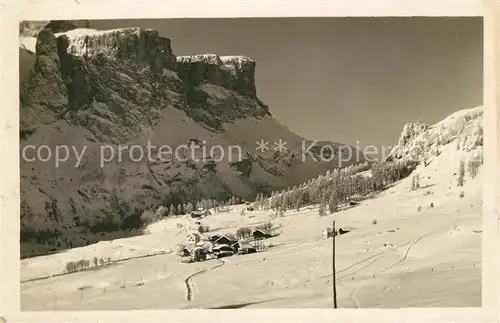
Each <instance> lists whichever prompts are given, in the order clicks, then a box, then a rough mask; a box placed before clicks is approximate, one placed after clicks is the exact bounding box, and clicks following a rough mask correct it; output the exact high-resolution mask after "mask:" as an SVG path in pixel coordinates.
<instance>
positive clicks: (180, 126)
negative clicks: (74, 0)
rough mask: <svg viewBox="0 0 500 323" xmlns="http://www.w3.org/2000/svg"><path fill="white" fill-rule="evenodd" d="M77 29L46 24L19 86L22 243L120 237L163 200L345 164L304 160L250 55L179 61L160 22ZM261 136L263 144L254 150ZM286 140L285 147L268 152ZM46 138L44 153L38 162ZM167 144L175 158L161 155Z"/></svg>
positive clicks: (282, 182)
mask: <svg viewBox="0 0 500 323" xmlns="http://www.w3.org/2000/svg"><path fill="white" fill-rule="evenodd" d="M81 26H84V27H86V26H87V25H85V23H84V22H83V23H82V24H78V23H74V22H73V23H70V22H51V23H49V24H47V28H43V29H42V30H41V31H39V32H38V33H37V41H36V48H35V52H36V53H34V55H35V56H34V57H35V59H34V63H33V64H34V65H33V68H32V69H30V70H29V75H28V76H26V78H24V79H23V81H22V84H21V93H20V100H21V106H20V109H21V110H20V138H21V150H22V153H23V154H24V158H22V161H21V200H22V205H21V240H22V242H23V243H24V244H23V245H30V246H32V245H33V244H35V245H37V246H47V245H50V246H51V248H67V247H74V246H78V245H82V244H87V243H91V242H93V241H96V240H102V239H106V238H110V237H115V236H116V235H117V234H118V236H119V235H120V234H122V232H124V231H128V230H131V229H137V228H139V227H140V225H141V221H142V220H141V214H142V212H143V211H144V210H150V209H156V207H157V206H158V205H160V204H161V205H165V206H167V207H169V208H170V207H172V208H175V209H176V210H177V212H182V211H183V210H182V209H183V205H184V204H185V203H187V202H190V201H195V200H200V199H203V198H204V199H216V200H227V199H228V198H229V197H230V196H232V195H236V196H241V197H244V198H251V197H252V196H255V194H256V193H258V192H269V191H270V190H271V189H276V188H283V187H286V186H289V185H294V184H298V183H300V182H302V181H305V180H307V179H309V178H311V177H315V176H317V175H318V174H320V173H324V172H326V170H327V169H331V168H333V167H335V166H337V165H338V164H336V162H337V161H338V158H337V159H336V160H334V159H329V160H328V161H319V162H318V161H313V160H304V158H303V156H301V147H302V143H303V141H304V139H303V138H302V137H300V136H298V135H296V134H294V133H293V132H291V131H289V130H288V129H287V128H286V127H284V126H283V125H281V124H279V122H277V121H276V120H275V119H273V118H272V116H271V114H270V112H269V108H268V107H267V106H266V105H265V104H264V103H263V102H261V101H260V100H259V99H258V97H257V93H256V86H255V67H256V64H255V62H254V61H252V60H251V59H250V58H247V57H243V56H226V57H224V56H222V57H219V56H217V55H195V56H182V57H176V56H175V54H174V52H173V50H172V47H171V43H170V40H169V39H168V38H165V37H162V36H160V35H159V33H158V32H157V31H155V30H150V29H141V28H125V29H117V30H105V31H98V30H92V29H88V28H79V27H81ZM21 54H22V53H21ZM260 140H263V141H265V142H267V143H268V144H267V147H268V148H267V150H266V151H264V150H262V151H259V150H256V142H258V141H260ZM279 140H283V141H284V142H286V144H287V146H286V149H285V150H284V151H275V150H274V149H273V146H272V144H273V142H278V141H279ZM42 145H46V146H47V147H49V148H50V150H51V152H52V158H51V159H50V158H49V159H48V161H43V160H39V159H37V158H36V154H35V153H36V149H38V148H39V147H41V146H42ZM138 147H139V148H140V149H135V150H134V149H133V148H138ZM165 147H167V148H168V149H167V150H170V154H166V155H161V154H160V151H161V153H165V151H166V150H165V149H163V148H165ZM190 147H191V148H193V147H196V150H194V148H193V149H191V150H190V149H189V148H190ZM28 148H29V150H28ZM177 148H182V149H177ZM216 148H217V149H216ZM221 149H222V150H223V156H222V158H216V156H215V155H217V152H220V151H221ZM141 151H142V156H140V153H141ZM193 151H195V152H194V153H193ZM56 152H57V155H56ZM214 152H215V155H214ZM61 154H65V155H64V158H62V157H63V156H61ZM56 156H59V160H58V162H56V161H57V159H55V158H56ZM219 157H221V156H219ZM63 159H64V160H63ZM353 162H354V161H347V162H345V164H344V165H343V166H347V165H349V164H352V163H353ZM360 162H362V161H360ZM30 248H31V247H30ZM31 251H32V250H31V249H29V248H28V249H26V250H24V251H23V253H24V254H27V253H29V252H31Z"/></svg>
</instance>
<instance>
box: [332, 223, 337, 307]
mask: <svg viewBox="0 0 500 323" xmlns="http://www.w3.org/2000/svg"><path fill="white" fill-rule="evenodd" d="M332 230H333V233H332V234H333V237H332V247H333V248H332V249H333V250H332V271H333V277H332V280H333V308H337V288H336V286H337V282H336V276H337V275H336V274H335V220H333V226H332Z"/></svg>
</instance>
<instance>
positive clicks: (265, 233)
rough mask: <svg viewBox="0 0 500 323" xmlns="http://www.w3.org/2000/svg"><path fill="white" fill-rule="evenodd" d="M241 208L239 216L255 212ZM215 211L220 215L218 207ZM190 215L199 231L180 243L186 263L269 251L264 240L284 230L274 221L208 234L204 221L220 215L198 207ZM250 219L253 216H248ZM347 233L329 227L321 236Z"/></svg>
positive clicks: (249, 208)
mask: <svg viewBox="0 0 500 323" xmlns="http://www.w3.org/2000/svg"><path fill="white" fill-rule="evenodd" d="M240 209H241V211H240V214H241V215H242V216H245V215H246V214H247V212H253V211H254V210H256V207H255V206H254V205H252V203H250V202H245V203H244V204H243V205H242V206H240ZM214 210H215V212H217V211H218V208H214ZM189 216H190V218H191V220H192V222H194V226H197V229H196V230H193V231H192V232H190V233H189V234H188V235H187V236H186V240H185V244H180V245H179V246H178V247H179V249H178V252H177V254H178V255H179V256H181V257H183V258H185V260H183V262H186V263H191V262H197V261H203V260H207V259H211V258H212V259H213V258H217V259H219V258H223V257H229V256H233V255H245V254H251V253H256V252H261V251H265V250H266V249H267V248H269V244H265V243H264V240H266V239H269V238H272V237H275V236H278V235H279V234H280V232H281V230H282V229H283V228H282V227H281V226H280V227H275V226H274V225H273V223H272V222H266V223H264V224H260V225H256V226H255V227H253V228H251V227H242V228H239V229H238V230H237V231H236V232H235V233H233V232H222V233H216V234H210V233H207V232H205V231H206V230H207V227H205V226H203V224H202V222H203V219H204V218H206V217H212V216H214V217H216V216H217V213H214V214H212V212H211V211H210V210H206V209H203V208H199V209H198V210H197V211H193V212H191V214H190V215H189ZM249 217H250V218H251V217H252V215H251V214H249ZM346 232H348V231H347V230H343V229H342V228H340V229H339V230H338V231H336V232H333V228H331V227H328V228H325V229H324V230H323V233H322V237H323V238H325V239H328V238H331V237H333V236H334V235H337V234H343V233H346Z"/></svg>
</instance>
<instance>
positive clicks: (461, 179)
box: [457, 159, 465, 186]
mask: <svg viewBox="0 0 500 323" xmlns="http://www.w3.org/2000/svg"><path fill="white" fill-rule="evenodd" d="M464 180H465V162H464V160H463V159H462V160H461V161H460V166H459V168H458V180H457V181H458V186H464Z"/></svg>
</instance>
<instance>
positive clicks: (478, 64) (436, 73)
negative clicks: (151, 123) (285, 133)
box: [91, 17, 483, 147]
mask: <svg viewBox="0 0 500 323" xmlns="http://www.w3.org/2000/svg"><path fill="white" fill-rule="evenodd" d="M482 25H483V24H482V18H480V17H460V18H457V17H450V18H439V17H438V18H426V17H402V18H385V17H377V18H347V17H345V18H245V19H244V18H237V19H163V20H107V21H105V20H100V21H93V22H92V23H91V26H92V27H93V28H96V29H108V28H120V27H132V26H137V27H145V28H154V29H157V30H159V31H160V34H161V35H162V36H164V37H168V38H170V39H171V40H172V48H173V51H174V53H175V54H176V55H189V54H198V53H215V54H219V55H246V56H249V57H251V58H253V59H254V60H255V61H256V62H257V67H256V82H257V94H258V96H259V97H260V98H261V99H262V100H263V101H264V102H265V103H266V104H267V105H269V107H270V110H271V113H272V114H273V115H274V116H275V117H276V118H277V119H278V120H279V121H280V122H281V123H283V124H285V125H287V126H288V127H289V128H290V129H291V130H293V131H295V132H296V133H298V134H300V135H302V136H304V137H306V138H307V139H317V140H331V141H336V142H340V143H345V144H351V145H356V142H357V141H358V142H359V145H360V146H361V147H363V146H366V145H370V144H374V145H377V146H380V145H393V144H395V143H396V142H397V139H398V137H399V134H400V132H401V130H402V127H403V124H404V123H406V122H408V121H412V120H419V121H423V122H427V123H434V122H437V121H439V120H440V119H442V118H444V117H445V116H447V115H449V114H450V113H452V112H454V111H456V110H459V109H464V108H471V107H474V106H477V105H480V104H482V88H483V80H482V73H483V65H482V64H483V63H482V61H483V37H482V33H483V31H482V28H483V27H482Z"/></svg>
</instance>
